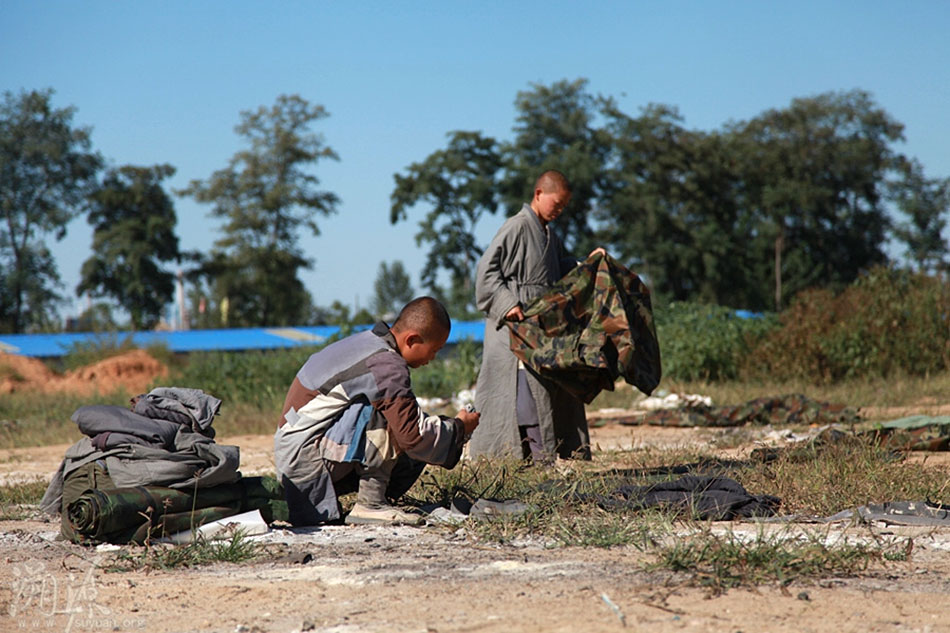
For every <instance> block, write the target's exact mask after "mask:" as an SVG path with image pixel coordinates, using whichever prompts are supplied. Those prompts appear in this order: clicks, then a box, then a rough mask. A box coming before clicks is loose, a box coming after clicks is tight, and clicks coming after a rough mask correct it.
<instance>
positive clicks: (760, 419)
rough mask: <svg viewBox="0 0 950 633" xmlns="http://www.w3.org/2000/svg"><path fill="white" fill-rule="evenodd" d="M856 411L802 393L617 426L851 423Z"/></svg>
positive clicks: (669, 412)
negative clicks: (813, 398)
mask: <svg viewBox="0 0 950 633" xmlns="http://www.w3.org/2000/svg"><path fill="white" fill-rule="evenodd" d="M860 419H861V418H860V416H859V415H858V412H857V411H856V410H854V409H852V408H850V407H847V406H845V405H843V404H833V403H828V402H820V401H818V400H812V399H811V398H809V397H807V396H804V395H802V394H798V393H793V394H788V395H784V396H772V397H766V398H757V399H755V400H749V401H748V402H746V403H743V404H739V405H734V406H719V407H716V406H708V405H704V404H693V405H687V406H684V407H678V408H676V409H661V410H658V411H651V412H650V413H647V414H646V415H644V416H639V417H633V416H631V417H629V418H623V419H622V420H618V421H619V422H620V423H621V424H650V425H654V426H744V425H746V424H851V423H854V422H858V421H859V420H860Z"/></svg>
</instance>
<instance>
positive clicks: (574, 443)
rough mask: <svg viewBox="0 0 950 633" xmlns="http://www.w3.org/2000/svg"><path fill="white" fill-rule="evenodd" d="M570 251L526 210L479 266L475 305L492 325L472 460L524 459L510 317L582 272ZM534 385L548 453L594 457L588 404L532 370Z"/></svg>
mask: <svg viewBox="0 0 950 633" xmlns="http://www.w3.org/2000/svg"><path fill="white" fill-rule="evenodd" d="M563 250H564V249H563V246H562V245H561V241H560V240H559V239H558V237H557V235H555V233H554V232H553V231H552V230H550V227H548V229H547V230H546V229H545V227H544V226H542V224H541V221H540V220H539V219H538V217H537V216H536V215H535V213H534V211H532V210H531V207H529V206H528V205H524V206H523V207H522V208H521V211H519V212H518V213H517V214H516V215H514V216H512V217H510V218H508V220H507V221H506V222H505V223H504V224H503V225H502V227H501V228H500V229H499V230H498V233H497V234H496V235H495V237H494V239H492V241H491V244H490V245H489V246H488V249H487V250H486V251H485V253H484V254H483V255H482V258H481V259H480V260H479V262H478V270H477V273H476V279H475V302H476V305H477V306H478V308H479V309H480V310H482V311H483V312H485V313H486V314H487V315H488V318H487V319H486V321H485V342H484V348H483V352H482V368H481V371H480V372H479V374H478V383H477V385H476V392H475V407H476V408H477V409H478V411H479V412H481V419H480V421H479V424H478V428H477V429H475V433H474V434H473V435H472V440H471V444H470V447H469V450H470V453H471V455H472V456H473V457H474V456H479V455H487V456H493V457H519V458H520V457H521V455H522V453H521V438H520V434H519V431H518V420H517V415H516V403H517V385H518V359H517V358H515V355H514V354H512V352H511V348H510V341H509V334H508V327H507V326H506V325H505V315H506V314H507V313H508V311H509V310H511V309H512V308H513V307H515V306H516V305H519V304H520V305H521V307H522V308H523V307H525V306H526V305H528V303H530V302H531V301H532V300H533V299H535V298H536V297H538V296H540V295H542V294H544V292H545V291H546V290H547V289H548V288H550V286H551V284H553V283H554V282H555V281H557V280H558V279H560V278H561V277H563V276H564V275H565V274H566V273H567V272H568V271H570V270H571V269H572V268H573V267H574V266H576V265H577V260H575V259H572V258H569V257H565V256H564V255H563ZM528 386H529V388H530V390H531V395H532V396H533V397H534V401H535V404H536V406H537V410H538V419H539V422H540V430H541V439H542V441H543V443H544V451H545V453H548V454H550V455H555V454H557V455H560V456H561V457H571V456H572V455H574V454H575V452H576V451H581V454H582V455H584V456H587V455H589V453H590V447H589V445H590V437H589V435H588V431H587V417H586V415H585V413H584V405H583V403H582V402H581V401H580V400H578V399H576V398H574V397H573V396H572V395H570V394H569V393H567V392H566V391H564V390H563V389H560V388H559V387H557V386H556V385H554V384H553V383H551V382H549V381H547V380H544V379H541V378H539V377H538V376H537V375H535V374H533V373H531V372H530V371H529V372H528Z"/></svg>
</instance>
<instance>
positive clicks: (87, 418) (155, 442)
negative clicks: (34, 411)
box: [40, 387, 287, 544]
mask: <svg viewBox="0 0 950 633" xmlns="http://www.w3.org/2000/svg"><path fill="white" fill-rule="evenodd" d="M220 407H221V401H220V400H219V399H218V398H215V397H214V396H211V395H209V394H206V393H204V392H203V391H201V390H199V389H185V388H177V387H160V388H157V389H153V390H152V391H150V392H149V393H147V394H143V395H140V396H137V397H135V398H133V399H132V401H131V404H130V407H129V408H128V409H126V408H123V407H119V406H112V405H90V406H84V407H80V408H79V409H77V410H76V412H75V413H73V416H72V420H73V421H74V422H75V423H76V424H77V425H78V426H79V430H80V431H82V433H83V435H84V437H83V438H82V439H81V440H79V441H78V442H76V443H75V444H73V445H72V446H71V447H69V449H67V451H66V455H65V457H64V459H63V461H62V463H61V464H60V467H59V470H58V471H57V472H56V474H55V475H54V476H53V480H52V481H51V482H50V485H49V487H48V488H47V490H46V494H45V495H44V497H43V500H42V501H41V502H40V507H41V508H42V509H43V510H45V511H46V512H48V513H50V514H60V515H61V531H62V534H63V536H64V537H65V538H67V539H69V540H71V541H74V542H77V543H89V544H93V543H101V542H109V543H144V542H146V541H147V540H149V539H151V538H157V537H163V536H171V535H172V534H175V533H177V532H181V531H184V530H189V529H193V528H195V527H197V526H201V525H203V524H205V523H208V522H211V521H215V520H218V519H222V518H225V517H229V516H233V515H236V514H240V513H243V512H247V511H251V510H260V513H261V516H262V517H263V519H264V520H265V521H266V522H267V523H271V522H273V521H277V520H283V521H286V520H287V504H286V502H285V501H284V499H283V493H282V491H281V488H280V486H279V485H278V483H277V481H276V480H274V479H273V478H265V477H242V476H241V473H240V471H239V470H238V468H239V466H240V449H239V448H238V447H237V446H226V445H221V444H217V443H215V441H214V435H215V433H214V428H213V427H212V423H213V421H214V417H215V416H216V415H217V414H218V411H219V409H220Z"/></svg>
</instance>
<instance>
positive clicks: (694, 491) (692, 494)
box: [583, 475, 781, 521]
mask: <svg viewBox="0 0 950 633" xmlns="http://www.w3.org/2000/svg"><path fill="white" fill-rule="evenodd" d="M583 498H584V499H590V498H594V499H596V501H597V504H598V505H599V506H600V507H602V508H604V509H619V508H623V509H629V510H646V509H648V508H658V509H669V510H674V511H676V512H678V513H682V514H684V515H687V516H689V517H691V518H695V519H701V520H707V519H710V520H713V521H730V520H733V519H739V518H751V517H769V516H773V515H774V514H775V512H776V511H777V510H778V507H779V504H780V503H781V500H780V499H779V498H778V497H773V496H771V495H752V494H749V493H748V492H746V489H745V488H743V487H742V484H740V483H739V482H737V481H735V480H733V479H729V478H726V477H699V476H694V475H687V476H685V477H680V478H679V479H676V480H674V481H664V482H660V483H655V484H651V485H648V486H634V485H622V486H619V487H618V488H616V489H615V490H613V491H612V492H610V493H608V494H607V495H597V496H593V497H592V496H585V497H583Z"/></svg>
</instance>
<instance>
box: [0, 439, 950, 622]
mask: <svg viewBox="0 0 950 633" xmlns="http://www.w3.org/2000/svg"><path fill="white" fill-rule="evenodd" d="M720 433H722V431H716V430H711V429H681V428H657V427H637V426H620V425H616V424H609V423H607V424H605V425H604V426H600V427H597V428H594V429H592V443H593V445H594V447H595V449H596V450H597V451H609V450H615V449H630V448H646V447H651V446H656V447H665V448H668V447H673V446H689V445H692V446H696V445H702V446H704V447H705V446H708V445H710V443H712V442H714V441H716V440H717V437H719V434H720ZM763 433H764V431H763ZM218 441H219V442H221V443H225V444H235V445H238V446H240V447H241V452H242V471H243V472H245V473H246V474H255V473H266V472H272V471H273V462H272V458H271V445H270V442H271V438H270V437H269V436H236V437H224V438H219V439H218ZM65 448H66V446H65V445H63V446H47V447H40V448H22V449H13V450H4V451H0V482H3V483H12V482H14V481H26V480H30V479H46V478H47V477H48V476H49V473H51V472H52V471H53V470H55V468H56V466H57V464H58V463H59V460H60V458H61V456H62V454H63V451H64V450H65ZM741 450H744V449H732V451H730V452H732V453H735V454H737V453H738V451H741ZM945 457H946V456H945V455H929V456H927V457H926V458H927V459H928V460H929V463H937V464H941V465H943V466H947V467H950V464H948V461H947V460H946V459H945ZM923 458H924V457H919V458H917V457H915V459H923ZM933 460H935V461H933ZM717 529H734V530H737V531H739V532H742V531H745V532H748V533H754V531H755V530H757V529H770V530H776V529H787V528H784V527H776V526H767V527H763V526H756V525H753V524H750V523H732V524H720V526H719V527H718V528H717ZM808 529H817V528H814V527H812V528H808ZM851 530H852V531H853V532H854V535H853V536H854V537H855V538H859V539H860V538H864V539H867V538H876V539H906V538H908V537H910V538H912V539H913V541H914V552H913V555H912V557H911V559H910V560H909V561H903V562H888V563H886V564H883V565H880V566H877V567H875V568H873V569H869V570H868V571H867V572H866V573H865V574H864V575H862V576H861V577H860V578H828V579H824V580H821V581H818V582H813V583H793V584H792V585H791V586H790V587H789V588H786V589H782V588H780V587H777V586H771V585H768V586H762V587H759V588H757V589H755V590H748V589H733V590H730V591H728V592H727V593H725V594H724V595H720V596H715V597H712V596H710V594H709V592H708V591H706V590H705V589H702V588H698V587H691V586H688V585H686V584H684V581H685V576H678V575H675V574H671V573H668V572H662V573H661V572H646V571H644V570H643V563H644V562H645V560H646V559H645V555H644V554H643V553H641V552H640V551H638V550H637V549H636V548H634V547H615V548H610V549H594V548H587V549H584V548H564V547H558V548H554V547H551V544H550V543H544V542H540V541H532V540H526V541H523V542H518V543H516V544H513V545H504V546H502V545H497V544H492V543H483V542H477V541H473V540H471V539H470V538H467V537H465V536H463V535H462V533H461V532H455V531H454V530H453V529H451V528H446V527H440V526H428V527H423V528H413V527H366V526H360V527H356V526H328V527H321V528H312V529H307V530H294V531H290V530H272V531H271V532H270V533H269V534H267V535H264V536H262V537H257V538H260V539H261V540H262V542H263V543H264V547H265V548H266V552H267V554H266V555H265V556H263V557H260V558H259V559H257V560H255V561H254V562H251V563H245V564H241V565H232V564H217V565H213V566H205V567H199V568H196V569H184V570H175V571H162V570H151V571H149V572H146V571H137V572H110V571H108V570H107V569H105V568H103V567H102V566H103V565H105V564H106V563H107V562H108V561H109V560H110V559H111V557H112V556H114V552H110V551H106V549H107V548H100V549H95V548H84V547H81V546H77V545H73V544H70V543H66V542H63V541H59V540H57V538H56V537H57V535H58V525H57V524H56V523H51V522H49V521H46V520H44V519H43V517H41V516H38V515H37V516H35V517H34V518H33V520H24V521H4V522H2V523H0V561H2V563H0V631H3V632H6V631H103V630H108V631H149V632H152V631H155V632H160V633H161V632H169V633H171V632H181V631H201V632H212V631H215V632H235V633H240V632H244V633H250V632H253V631H257V632H265V631H266V632H271V631H273V632H290V631H318V632H322V633H331V632H332V633H371V632H372V633H375V632H380V633H382V632H386V633H390V632H400V631H419V632H423V633H430V632H431V633H434V632H462V631H500V632H501V631H622V630H648V631H658V632H666V631H724V632H725V631H728V632H730V633H733V632H736V631H746V632H748V631H779V632H784V631H788V632H793V631H794V632H799V631H836V632H846V631H861V632H862V633H866V632H875V631H919V632H937V631H948V632H950V609H948V607H950V530H946V529H944V530H933V529H921V528H901V527H877V528H874V529H873V530H872V531H870V532H869V531H868V529H867V528H861V529H860V530H859V529H857V528H852V529H851ZM839 533H840V530H838V531H836V532H835V534H836V535H837V534H839ZM308 555H309V557H310V560H309V562H306V563H300V562H294V560H300V558H301V557H305V556H308Z"/></svg>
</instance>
